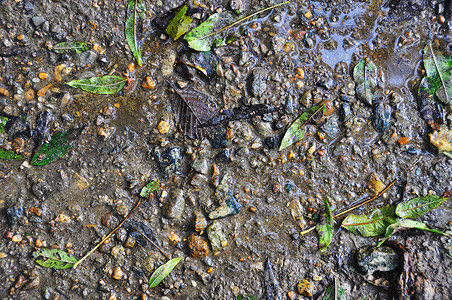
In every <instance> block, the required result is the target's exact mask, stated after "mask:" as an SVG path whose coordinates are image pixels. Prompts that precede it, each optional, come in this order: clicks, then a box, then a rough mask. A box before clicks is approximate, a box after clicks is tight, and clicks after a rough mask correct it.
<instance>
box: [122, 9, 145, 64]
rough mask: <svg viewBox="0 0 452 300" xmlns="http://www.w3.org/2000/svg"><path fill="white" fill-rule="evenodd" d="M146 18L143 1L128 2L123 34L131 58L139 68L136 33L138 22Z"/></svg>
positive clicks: (139, 56) (139, 60)
mask: <svg viewBox="0 0 452 300" xmlns="http://www.w3.org/2000/svg"><path fill="white" fill-rule="evenodd" d="M145 17H146V6H145V4H144V1H143V0H130V2H129V5H128V6H127V20H126V26H125V34H126V39H127V44H129V47H130V50H132V53H133V56H134V57H135V59H136V60H137V63H138V65H139V66H140V67H142V66H143V60H142V57H141V42H140V41H138V40H137V39H138V38H137V31H138V29H139V28H138V27H139V26H140V24H139V23H140V22H141V21H142V20H144V18H145Z"/></svg>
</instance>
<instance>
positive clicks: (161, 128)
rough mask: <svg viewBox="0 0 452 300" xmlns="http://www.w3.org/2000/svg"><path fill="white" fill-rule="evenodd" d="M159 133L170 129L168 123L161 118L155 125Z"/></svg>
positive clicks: (164, 132)
mask: <svg viewBox="0 0 452 300" xmlns="http://www.w3.org/2000/svg"><path fill="white" fill-rule="evenodd" d="M157 128H158V130H159V133H160V134H166V133H168V132H169V131H170V124H169V123H168V122H166V121H165V120H161V121H160V122H159V124H158V125H157Z"/></svg>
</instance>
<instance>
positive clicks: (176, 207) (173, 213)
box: [165, 189, 185, 219]
mask: <svg viewBox="0 0 452 300" xmlns="http://www.w3.org/2000/svg"><path fill="white" fill-rule="evenodd" d="M184 208H185V198H184V191H183V190H182V189H174V190H172V191H171V194H170V197H169V199H168V200H167V202H166V205H165V214H166V216H167V217H168V218H170V219H179V218H180V217H182V214H183V213H184Z"/></svg>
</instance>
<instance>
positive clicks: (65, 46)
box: [52, 42, 92, 54]
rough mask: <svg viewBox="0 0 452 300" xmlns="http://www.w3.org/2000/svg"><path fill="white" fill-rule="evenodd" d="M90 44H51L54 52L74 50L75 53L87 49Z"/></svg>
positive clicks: (89, 47)
mask: <svg viewBox="0 0 452 300" xmlns="http://www.w3.org/2000/svg"><path fill="white" fill-rule="evenodd" d="M91 47H92V45H91V44H88V43H84V42H63V43H58V44H56V45H55V46H53V48H52V50H53V51H55V52H56V53H65V52H66V53H67V52H71V51H74V52H75V53H77V54H80V53H82V52H85V51H88V50H89V49H91Z"/></svg>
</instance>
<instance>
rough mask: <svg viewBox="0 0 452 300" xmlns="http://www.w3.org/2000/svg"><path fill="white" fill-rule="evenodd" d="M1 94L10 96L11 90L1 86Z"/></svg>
mask: <svg viewBox="0 0 452 300" xmlns="http://www.w3.org/2000/svg"><path fill="white" fill-rule="evenodd" d="M0 94H1V95H3V96H6V97H8V96H9V91H8V90H7V89H4V88H0Z"/></svg>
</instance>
